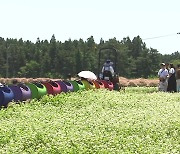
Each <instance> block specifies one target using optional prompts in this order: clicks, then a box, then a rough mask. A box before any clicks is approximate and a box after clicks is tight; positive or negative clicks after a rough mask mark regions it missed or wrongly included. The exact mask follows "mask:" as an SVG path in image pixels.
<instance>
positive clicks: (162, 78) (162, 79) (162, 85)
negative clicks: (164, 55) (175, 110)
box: [158, 63, 168, 92]
mask: <svg viewBox="0 0 180 154" xmlns="http://www.w3.org/2000/svg"><path fill="white" fill-rule="evenodd" d="M160 66H161V69H160V70H159V71H158V77H159V87H158V89H159V91H164V92H165V91H167V86H168V81H167V78H168V70H167V69H166V65H165V63H161V65H160Z"/></svg>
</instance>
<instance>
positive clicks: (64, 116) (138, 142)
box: [0, 87, 180, 154]
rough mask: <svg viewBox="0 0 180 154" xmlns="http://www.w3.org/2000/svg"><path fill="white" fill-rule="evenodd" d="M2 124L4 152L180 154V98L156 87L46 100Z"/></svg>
mask: <svg viewBox="0 0 180 154" xmlns="http://www.w3.org/2000/svg"><path fill="white" fill-rule="evenodd" d="M0 121H1V124H0V153H6V154H8V153H13V154H16V153H17V154H19V153H33V154H35V153H179V152H180V94H179V93H174V94H173V93H162V92H157V88H156V87H129V88H126V89H125V91H120V92H117V91H108V90H105V89H104V90H103V89H102V90H97V89H96V90H89V91H78V92H74V93H66V94H65V93H64V94H62V93H61V94H59V95H56V96H51V95H50V96H48V95H45V96H44V97H43V98H42V99H40V100H36V99H34V100H31V101H30V102H26V103H21V104H12V105H10V106H9V107H8V108H6V109H1V110H0Z"/></svg>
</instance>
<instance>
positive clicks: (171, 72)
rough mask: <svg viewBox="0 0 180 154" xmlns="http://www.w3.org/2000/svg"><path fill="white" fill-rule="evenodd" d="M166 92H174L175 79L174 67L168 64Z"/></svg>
mask: <svg viewBox="0 0 180 154" xmlns="http://www.w3.org/2000/svg"><path fill="white" fill-rule="evenodd" d="M167 91H168V92H176V77H175V67H174V65H173V64H172V63H171V64H169V76H168V87H167Z"/></svg>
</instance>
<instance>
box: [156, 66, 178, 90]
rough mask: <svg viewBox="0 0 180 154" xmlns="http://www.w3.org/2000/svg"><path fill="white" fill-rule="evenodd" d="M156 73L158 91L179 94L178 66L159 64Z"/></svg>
mask: <svg viewBox="0 0 180 154" xmlns="http://www.w3.org/2000/svg"><path fill="white" fill-rule="evenodd" d="M160 66H161V68H160V70H159V71H158V77H159V86H158V89H159V91H164V92H166V91H167V92H180V65H177V67H176V68H175V67H174V65H173V64H168V63H167V64H165V63H161V65H160Z"/></svg>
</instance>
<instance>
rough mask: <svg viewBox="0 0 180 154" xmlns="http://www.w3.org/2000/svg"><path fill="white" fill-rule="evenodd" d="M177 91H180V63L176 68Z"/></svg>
mask: <svg viewBox="0 0 180 154" xmlns="http://www.w3.org/2000/svg"><path fill="white" fill-rule="evenodd" d="M176 91H177V92H180V64H178V65H177V68H176Z"/></svg>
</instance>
